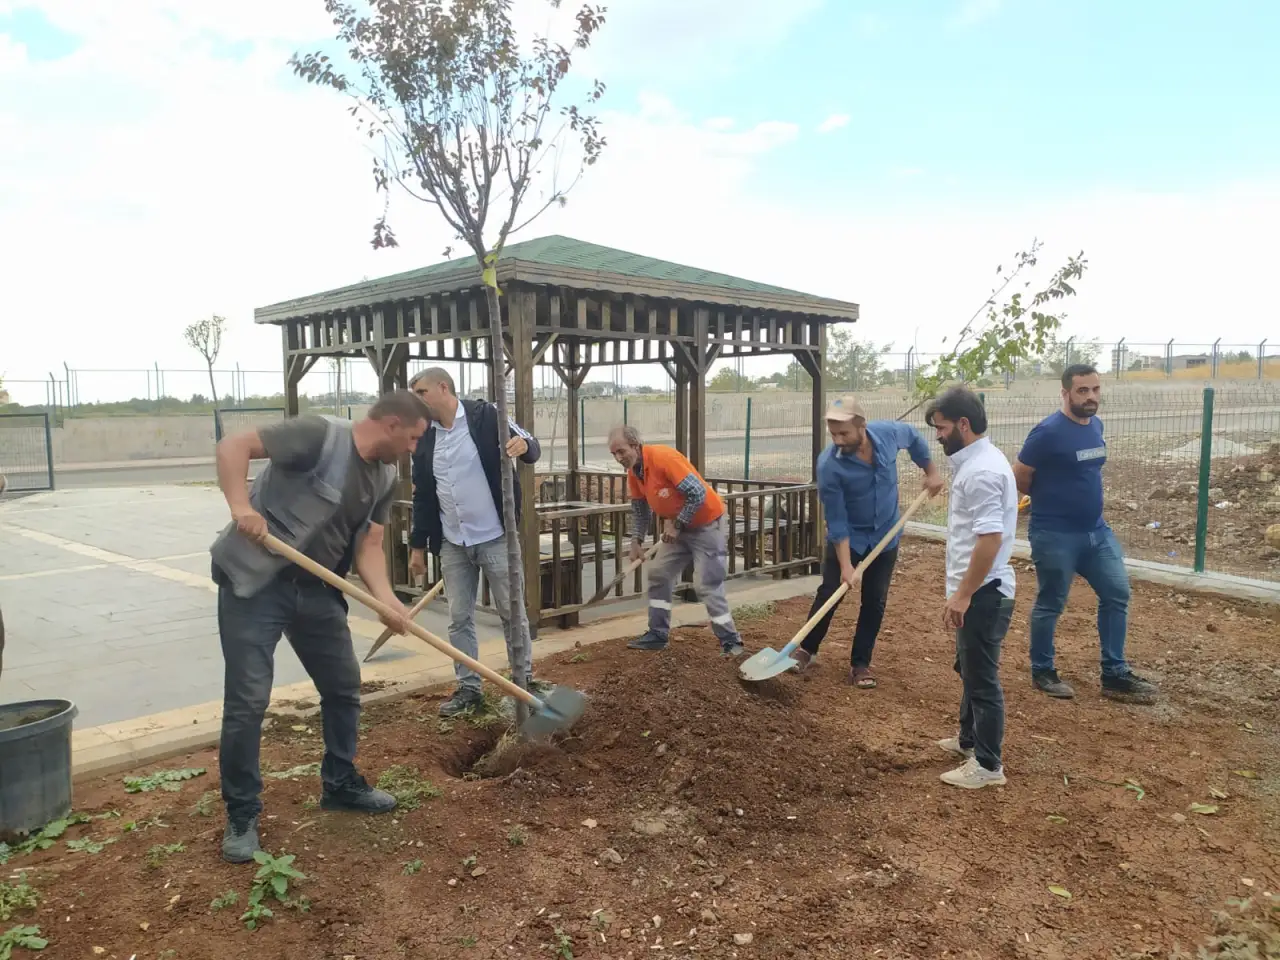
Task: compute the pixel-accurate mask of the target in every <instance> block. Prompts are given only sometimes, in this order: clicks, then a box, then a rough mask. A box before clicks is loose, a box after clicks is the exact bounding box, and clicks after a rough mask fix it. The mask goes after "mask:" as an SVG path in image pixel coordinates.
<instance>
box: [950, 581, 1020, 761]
mask: <svg viewBox="0 0 1280 960" xmlns="http://www.w3.org/2000/svg"><path fill="white" fill-rule="evenodd" d="M999 584H1000V581H999V580H993V581H991V582H990V583H987V584H984V585H983V586H982V587H980V588H979V589H978V590H977V591H976V592H975V593H974V595H973V598H972V599H971V600H970V601H969V609H968V610H966V611H965V615H964V624H963V625H962V626H961V627H960V629H959V630H957V631H956V662H955V670H956V673H958V674H960V684H961V687H962V690H963V692H962V693H961V696H960V737H959V740H960V746H961V747H963V748H965V749H966V750H967V749H970V748H971V749H972V750H973V753H974V756H975V757H976V758H977V760H978V763H980V764H982V766H983V768H984V769H987V770H999V769H1000V768H1001V766H1002V763H1001V760H1000V757H1001V752H1002V750H1003V748H1004V690H1003V689H1001V687H1000V646H1001V644H1002V643H1003V642H1004V638H1005V634H1007V633H1008V632H1009V623H1010V622H1011V621H1012V619H1013V597H1006V596H1004V595H1003V594H1002V593H1000V587H999Z"/></svg>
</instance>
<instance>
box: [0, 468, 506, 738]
mask: <svg viewBox="0 0 1280 960" xmlns="http://www.w3.org/2000/svg"><path fill="white" fill-rule="evenodd" d="M226 517H227V509H226V504H225V502H224V501H223V499H222V495H221V493H219V492H218V491H217V490H216V489H212V488H208V487H154V488H148V489H135V488H115V489H105V490H66V491H58V492H56V493H52V494H40V495H36V496H30V497H26V498H23V499H21V500H12V501H5V502H4V503H3V504H0V606H2V607H3V609H4V619H5V628H6V635H7V636H6V645H5V658H4V674H3V676H2V677H0V701H16V700H28V699H34V698H39V697H61V698H65V699H69V700H72V701H74V702H75V703H76V705H77V706H78V707H79V709H80V716H79V719H78V721H77V725H78V726H96V725H98V724H102V723H110V722H113V721H117V720H125V719H131V718H134V717H139V716H144V715H147V714H151V713H158V712H161V711H165V710H170V709H174V708H177V707H184V706H189V705H192V704H197V703H204V702H206V701H212V700H220V699H221V697H222V653H221V650H220V648H219V645H218V624H217V615H216V597H217V594H216V589H215V587H214V584H213V582H212V580H210V578H209V552H208V550H209V544H210V543H211V542H212V540H213V538H214V535H215V534H216V533H217V531H218V530H219V529H220V528H221V527H222V525H223V524H224V523H225V522H226ZM484 619H485V618H484V617H483V616H482V617H481V620H482V621H483V620H484ZM350 622H351V628H352V633H353V634H354V635H355V637H356V650H357V652H358V653H360V654H361V655H363V653H364V651H365V650H366V649H367V648H368V645H369V644H370V643H371V642H372V640H373V638H375V637H377V636H378V635H379V634H380V633H381V632H382V625H381V624H380V623H378V622H377V621H376V620H374V619H373V618H372V615H364V616H358V615H353V616H352V617H351V618H350ZM419 622H420V623H422V625H423V626H424V627H426V628H427V629H428V630H431V631H432V632H433V633H436V634H437V635H444V634H445V632H446V630H447V619H446V618H445V617H444V616H443V615H442V614H441V613H440V612H438V611H436V610H434V609H433V610H429V611H427V612H426V613H424V614H423V615H422V616H421V617H420V618H419ZM492 628H493V630H494V631H495V632H496V629H497V627H496V620H495V621H494V624H493V625H492ZM424 651H425V652H424ZM410 658H411V659H414V660H421V661H423V667H424V668H425V667H426V666H428V665H429V664H433V663H437V662H442V661H443V659H444V658H443V657H442V656H441V655H440V654H437V653H436V652H435V651H433V650H430V649H429V648H426V647H425V646H424V645H423V644H422V643H420V642H419V641H417V640H412V639H406V638H395V639H393V640H392V642H391V643H389V644H388V645H387V646H386V647H384V648H383V650H382V652H380V653H379V655H378V657H377V659H376V661H375V662H374V663H373V664H370V665H369V668H370V669H367V670H366V676H367V677H370V678H374V679H376V676H375V674H376V673H377V671H378V670H385V669H387V668H388V667H389V666H391V665H396V664H398V666H399V668H401V669H403V668H404V666H405V664H403V663H402V662H401V661H404V660H405V659H410ZM305 679H306V672H305V671H304V670H303V669H302V665H301V664H300V663H298V660H297V658H296V657H295V656H294V654H293V651H292V649H290V647H289V645H288V643H281V644H280V647H279V648H278V651H277V656H276V677H275V680H276V684H277V686H280V685H286V684H290V683H294V682H297V681H301V680H305Z"/></svg>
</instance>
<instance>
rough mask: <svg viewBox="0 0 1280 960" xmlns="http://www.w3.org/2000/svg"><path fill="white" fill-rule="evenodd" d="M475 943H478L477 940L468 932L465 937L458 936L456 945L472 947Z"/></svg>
mask: <svg viewBox="0 0 1280 960" xmlns="http://www.w3.org/2000/svg"><path fill="white" fill-rule="evenodd" d="M477 943H479V941H478V940H477V939H476V938H475V935H474V934H470V933H468V934H467V935H466V936H465V937H459V938H458V946H460V947H474V946H475V945H476V944H477Z"/></svg>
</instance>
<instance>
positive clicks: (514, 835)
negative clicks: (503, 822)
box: [507, 824, 529, 847]
mask: <svg viewBox="0 0 1280 960" xmlns="http://www.w3.org/2000/svg"><path fill="white" fill-rule="evenodd" d="M528 842H529V833H528V831H527V830H525V828H524V827H522V826H520V824H516V825H515V826H514V827H512V828H511V829H510V830H508V831H507V843H509V844H511V846H513V847H523V846H524V845H525V844H526V843H528Z"/></svg>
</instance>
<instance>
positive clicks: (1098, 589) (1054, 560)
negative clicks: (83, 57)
mask: <svg viewBox="0 0 1280 960" xmlns="http://www.w3.org/2000/svg"><path fill="white" fill-rule="evenodd" d="M1101 398H1102V379H1101V378H1100V377H1099V376H1098V371H1097V370H1096V369H1094V368H1093V367H1092V366H1089V365H1088V364H1084V363H1078V364H1073V365H1072V366H1069V367H1067V369H1066V370H1064V371H1063V373H1062V409H1061V410H1059V411H1058V412H1057V413H1054V414H1053V415H1052V416H1049V417H1046V418H1045V419H1044V420H1041V421H1040V422H1039V423H1038V424H1036V426H1035V427H1034V428H1033V429H1032V430H1031V432H1030V433H1029V434H1027V439H1026V441H1025V442H1024V443H1023V445H1022V450H1021V451H1020V452H1019V453H1018V459H1017V460H1016V461H1015V462H1014V465H1013V475H1014V476H1015V477H1016V478H1017V481H1018V489H1019V490H1020V491H1021V492H1023V493H1027V494H1030V495H1031V528H1030V539H1031V559H1032V561H1033V562H1034V563H1035V565H1036V579H1037V581H1039V592H1038V593H1037V594H1036V603H1035V606H1034V607H1033V608H1032V610H1031V679H1032V682H1033V683H1034V684H1035V685H1036V687H1037V688H1038V689H1040V690H1043V691H1044V692H1045V693H1047V694H1048V695H1049V696H1051V697H1057V698H1059V699H1063V700H1066V699H1070V698H1071V697H1073V696H1075V691H1074V690H1072V689H1071V685H1070V684H1068V683H1066V682H1065V681H1063V680H1062V679H1060V678H1059V677H1058V671H1057V670H1056V669H1055V668H1054V659H1053V631H1054V628H1055V627H1056V626H1057V624H1058V617H1059V616H1061V615H1062V610H1063V607H1065V606H1066V604H1067V594H1068V592H1070V590H1071V581H1072V580H1073V579H1074V578H1075V575H1076V574H1077V573H1078V574H1080V576H1082V577H1084V579H1085V581H1086V582H1087V583H1088V584H1089V586H1091V587H1092V588H1093V592H1094V593H1096V594H1097V595H1098V639H1099V641H1100V645H1101V648H1102V693H1103V696H1108V697H1113V698H1115V699H1124V700H1132V701H1136V702H1149V701H1150V700H1152V699H1154V698H1155V695H1156V687H1155V685H1154V684H1152V683H1150V682H1149V681H1147V680H1144V679H1143V678H1142V677H1139V676H1138V675H1137V674H1135V673H1134V672H1133V671H1132V670H1131V669H1130V668H1129V664H1128V663H1127V662H1126V661H1125V658H1124V643H1125V628H1126V622H1127V619H1128V615H1129V575H1128V573H1126V571H1125V569H1124V553H1123V551H1122V550H1121V549H1120V544H1119V543H1118V542H1117V541H1116V538H1115V534H1113V533H1112V532H1111V528H1110V527H1109V526H1107V523H1106V521H1105V520H1103V519H1102V465H1103V464H1104V463H1106V461H1107V443H1106V441H1105V440H1104V439H1103V438H1102V421H1101V420H1099V419H1098V418H1097V417H1096V416H1095V414H1096V413H1097V412H1098V403H1099V401H1100V400H1101Z"/></svg>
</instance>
